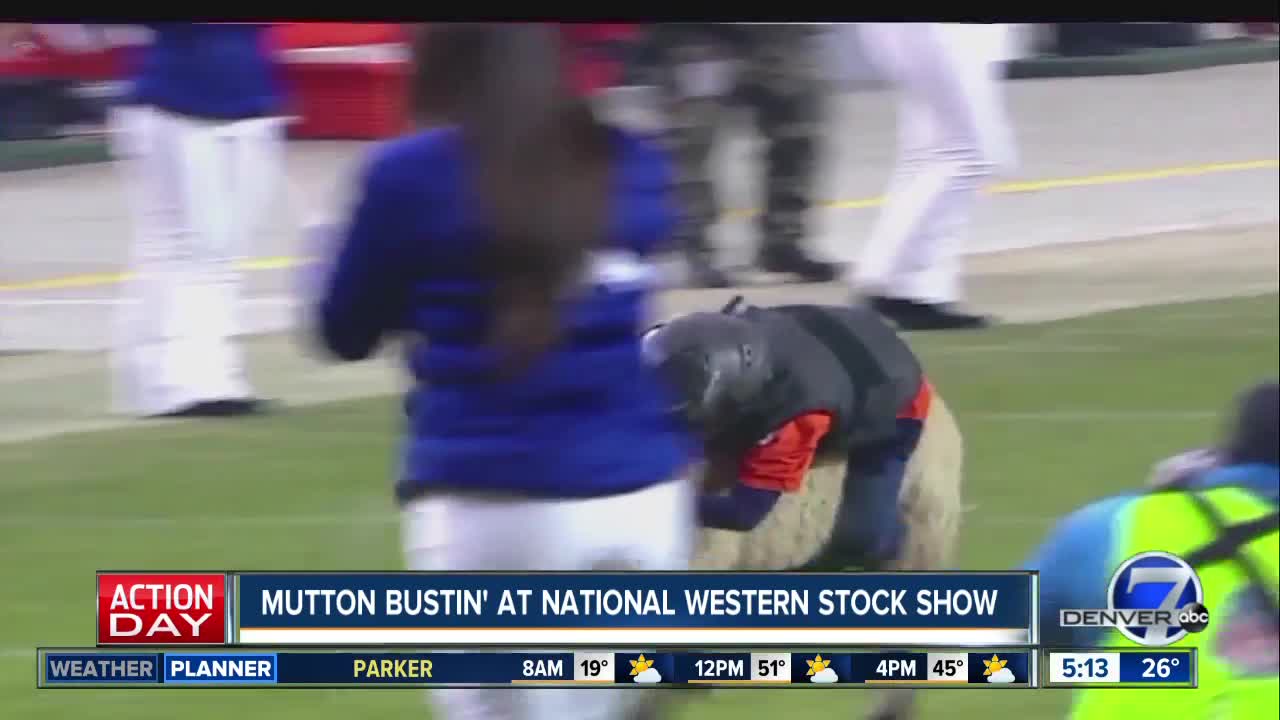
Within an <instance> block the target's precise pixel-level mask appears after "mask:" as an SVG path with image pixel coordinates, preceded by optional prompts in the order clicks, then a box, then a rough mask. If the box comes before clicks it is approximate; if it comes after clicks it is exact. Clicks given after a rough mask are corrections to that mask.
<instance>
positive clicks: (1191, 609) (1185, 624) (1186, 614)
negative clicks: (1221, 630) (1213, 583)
mask: <svg viewBox="0 0 1280 720" xmlns="http://www.w3.org/2000/svg"><path fill="white" fill-rule="evenodd" d="M1178 624H1179V625H1181V626H1182V629H1183V630H1186V631H1187V632H1189V633H1198V632H1204V629H1205V628H1207V627H1209V608H1207V607H1205V606H1204V605H1201V604H1200V603H1191V604H1190V605H1188V606H1186V607H1184V608H1182V609H1181V610H1179V611H1178Z"/></svg>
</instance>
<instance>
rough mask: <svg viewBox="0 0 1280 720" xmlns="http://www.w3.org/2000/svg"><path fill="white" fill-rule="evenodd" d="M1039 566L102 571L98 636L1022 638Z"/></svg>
mask: <svg viewBox="0 0 1280 720" xmlns="http://www.w3.org/2000/svg"><path fill="white" fill-rule="evenodd" d="M1037 580H1038V576H1036V575H1035V574H1034V573H1025V572H1022V573H902V574H892V573H890V574H871V573H867V574H864V573H813V574H809V573H528V574H526V573H387V574H372V573H367V574H366V573H225V574H224V573H106V572H104V573H99V575H98V592H97V610H98V616H97V625H98V643H97V644H98V645H100V646H106V645H131V644H132V645H142V644H149V645H177V644H200V645H211V644H224V645H232V644H234V645H275V646H299V645H304V646H305V645H309V646H321V645H323V646H334V645H348V646H360V645H364V646H368V645H401V646H405V645H412V646H418V647H441V646H444V647H459V646H473V647H474V646H486V645H487V646H495V647H536V646H543V647H575V646H576V647H583V646H587V647H628V646H631V647H635V646H639V647H645V646H651V645H665V646H670V647H673V648H674V647H682V646H683V647H723V646H735V647H747V646H752V647H760V646H773V647H779V646H858V645H868V644H870V645H879V646H886V645H898V646H903V645H905V646H912V647H941V646H971V647H977V646H993V645H995V646H1019V645H1022V646H1025V645H1033V644H1035V643H1036V642H1037V641H1038V639H1039V638H1038V632H1037V630H1038V628H1037V613H1036V607H1037V600H1038V598H1037Z"/></svg>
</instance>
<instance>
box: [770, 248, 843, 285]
mask: <svg viewBox="0 0 1280 720" xmlns="http://www.w3.org/2000/svg"><path fill="white" fill-rule="evenodd" d="M756 265H757V266H759V268H760V269H761V270H764V271H765V272H774V273H787V274H790V275H796V276H797V277H799V278H800V279H801V280H803V281H805V282H831V281H833V280H835V279H836V278H837V277H838V276H839V275H840V267H839V266H838V265H836V264H835V263H829V262H824V261H822V260H818V259H817V258H814V257H812V256H810V255H809V254H808V253H806V252H805V251H804V250H802V249H801V248H800V246H799V245H798V244H796V243H770V244H768V245H765V246H764V247H762V248H761V249H760V254H759V256H757V258H756Z"/></svg>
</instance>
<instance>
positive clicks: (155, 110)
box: [112, 23, 284, 417]
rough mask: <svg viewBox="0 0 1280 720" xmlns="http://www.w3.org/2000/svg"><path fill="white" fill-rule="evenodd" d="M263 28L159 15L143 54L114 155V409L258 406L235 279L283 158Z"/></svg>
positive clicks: (226, 412)
mask: <svg viewBox="0 0 1280 720" xmlns="http://www.w3.org/2000/svg"><path fill="white" fill-rule="evenodd" d="M265 30H266V28H265V27H264V26H258V25H251V24H197V23H166V24H158V25H155V26H153V27H152V31H153V33H154V38H153V41H152V43H151V44H150V45H149V46H147V47H145V48H144V49H141V54H140V57H139V67H138V69H137V71H136V75H135V78H134V88H133V93H132V97H131V102H130V104H128V105H127V106H124V107H121V108H117V109H116V110H115V111H114V112H113V114H112V125H113V128H112V129H113V134H112V151H113V154H114V156H115V157H116V159H117V160H118V163H117V164H118V166H119V168H120V171H121V174H122V177H123V179H124V181H125V185H126V188H127V194H128V200H129V204H130V207H131V210H132V214H133V217H134V226H135V227H134V231H135V240H134V245H133V252H132V272H131V274H130V277H129V280H128V281H127V283H126V286H125V288H124V295H125V303H124V304H123V306H122V311H121V313H120V316H119V318H118V320H119V325H118V328H117V342H116V346H115V349H114V365H115V380H116V383H115V388H114V390H115V393H114V400H115V409H116V410H117V411H118V412H122V413H126V414H133V415H140V416H146V417H152V416H193V417H208V416H234V415H245V414H251V413H254V412H257V411H259V410H261V409H262V408H263V404H262V403H261V401H260V400H258V399H257V398H256V396H255V394H254V392H253V389H252V387H251V386H250V384H249V381H248V379H247V378H246V375H245V368H244V359H243V355H242V351H241V349H240V348H239V347H238V345H237V343H236V335H237V334H238V333H239V332H240V324H239V320H238V313H239V307H238V306H239V300H240V297H239V296H240V288H241V277H240V271H239V269H238V264H239V262H240V261H241V260H242V259H243V258H244V256H245V255H246V254H247V252H248V247H247V244H248V243H249V241H250V240H251V239H252V237H253V235H254V233H255V231H256V230H257V227H258V222H259V220H260V219H261V218H262V216H263V214H264V211H265V209H266V208H267V206H268V204H269V203H270V202H272V200H273V198H274V197H275V191H276V190H277V189H278V186H279V182H280V180H281V172H282V166H283V130H284V121H283V119H282V118H280V117H279V115H280V113H279V112H278V110H279V106H280V90H279V86H278V83H277V81H276V78H275V76H274V73H275V68H274V65H273V61H272V59H271V56H270V53H269V50H268V49H267V48H266V47H265V45H264V42H263V41H264V39H265Z"/></svg>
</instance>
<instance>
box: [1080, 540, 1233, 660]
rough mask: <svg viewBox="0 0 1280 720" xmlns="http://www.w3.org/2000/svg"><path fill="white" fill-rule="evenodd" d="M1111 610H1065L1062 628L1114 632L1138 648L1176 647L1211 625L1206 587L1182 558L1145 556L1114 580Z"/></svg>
mask: <svg viewBox="0 0 1280 720" xmlns="http://www.w3.org/2000/svg"><path fill="white" fill-rule="evenodd" d="M1107 605H1109V606H1110V607H1108V608H1107V609H1106V610H1100V609H1097V610H1062V611H1061V612H1060V613H1059V618H1058V624H1059V625H1061V626H1062V627H1107V628H1115V629H1116V630H1117V631H1119V632H1120V634H1121V635H1123V636H1125V637H1126V638H1128V639H1130V640H1132V641H1133V642H1135V643H1138V644H1139V645H1146V646H1148V647H1162V646H1164V645H1172V644H1173V643H1176V642H1178V641H1179V640H1181V639H1182V638H1184V637H1186V635H1187V633H1198V632H1202V631H1203V630H1204V629H1205V628H1207V627H1208V626H1209V610H1208V608H1206V607H1205V606H1204V588H1203V587H1202V586H1201V585H1200V576H1199V575H1197V574H1196V571H1195V568H1192V567H1191V566H1190V565H1188V564H1187V562H1186V561H1185V560H1183V559H1182V558H1180V557H1178V556H1177V555H1171V554H1169V553H1165V552H1145V553H1142V554H1140V555H1134V556H1133V557H1131V558H1129V559H1128V560H1125V561H1124V563H1122V564H1121V565H1120V567H1119V568H1118V569H1117V570H1116V572H1115V574H1114V575H1112V576H1111V584H1110V585H1109V586H1108V587H1107Z"/></svg>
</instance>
